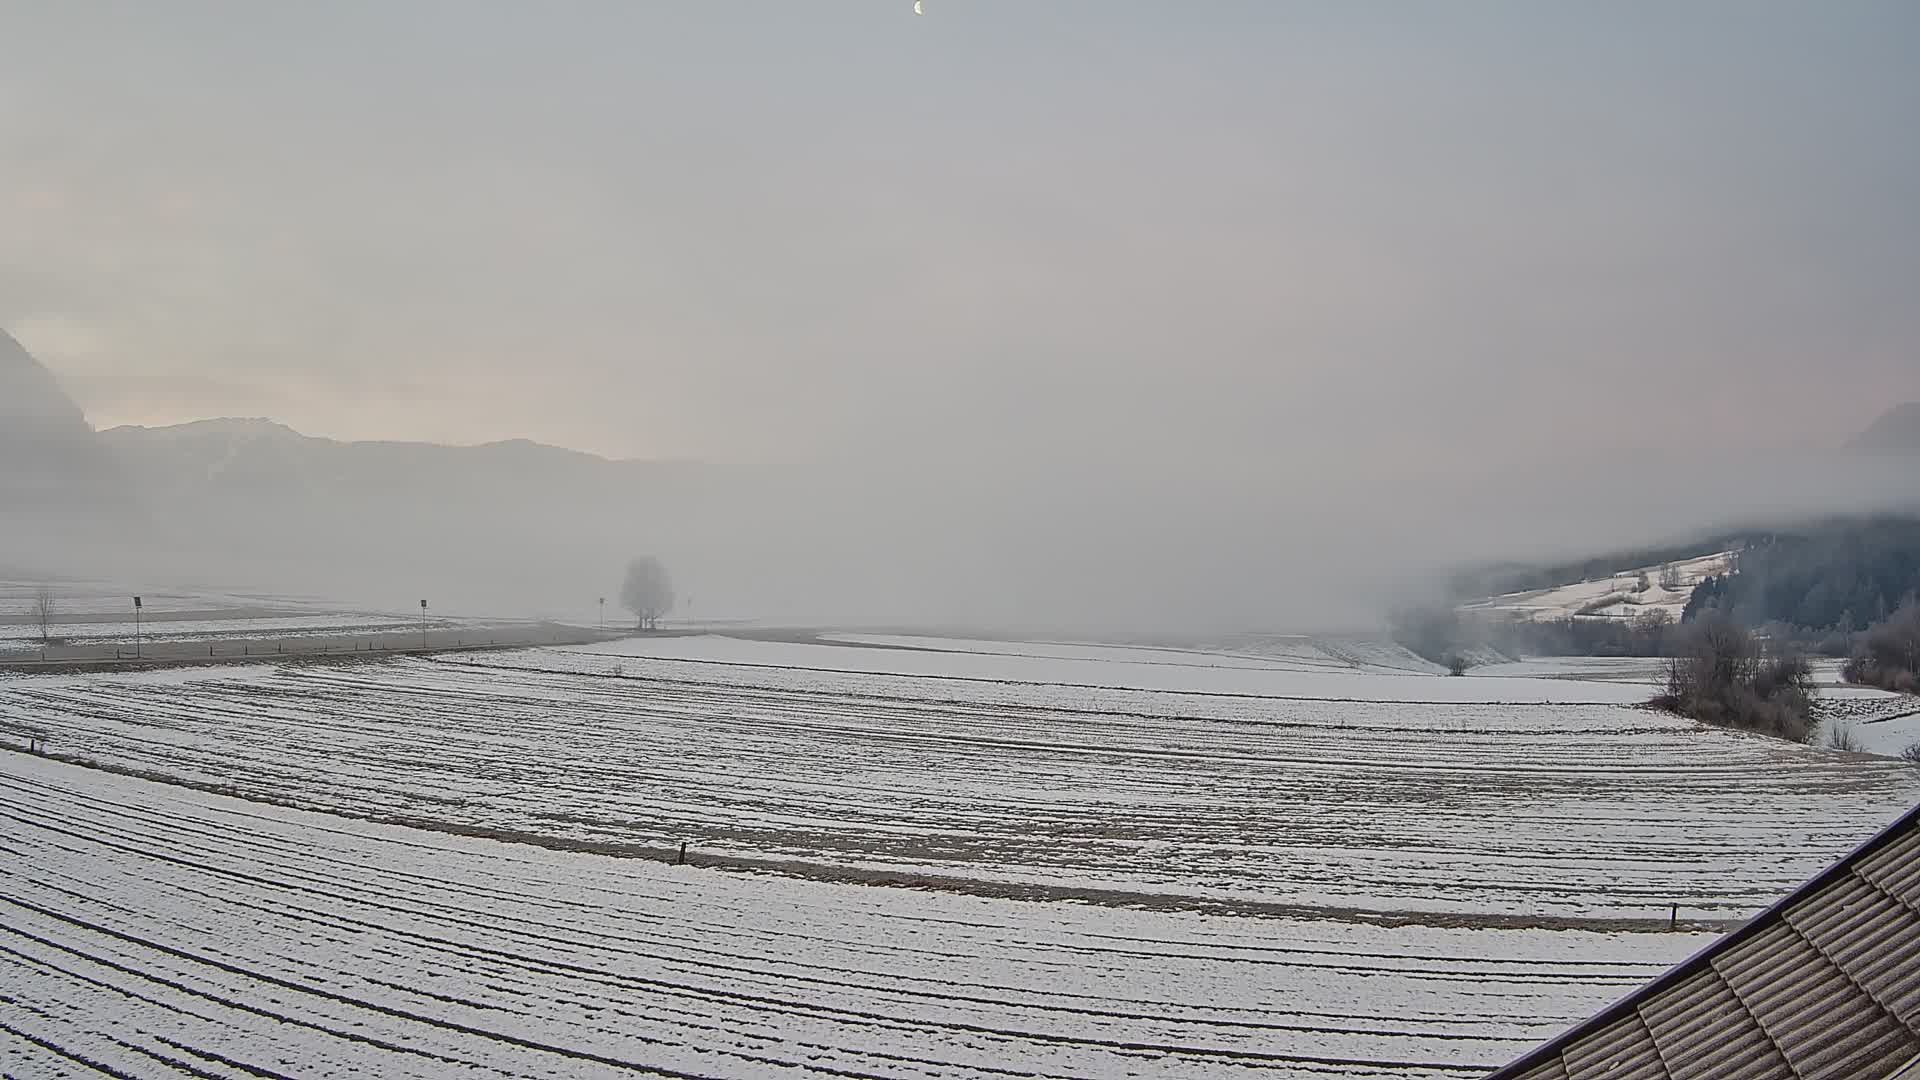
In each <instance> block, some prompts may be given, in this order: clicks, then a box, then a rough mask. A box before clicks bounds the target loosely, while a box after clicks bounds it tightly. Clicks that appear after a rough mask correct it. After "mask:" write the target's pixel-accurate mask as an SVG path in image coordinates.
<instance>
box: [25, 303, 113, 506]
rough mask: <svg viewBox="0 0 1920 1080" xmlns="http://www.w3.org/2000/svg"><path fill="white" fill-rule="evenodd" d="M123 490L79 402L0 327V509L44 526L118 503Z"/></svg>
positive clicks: (111, 462) (109, 459) (111, 463)
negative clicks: (40, 520) (0, 503)
mask: <svg viewBox="0 0 1920 1080" xmlns="http://www.w3.org/2000/svg"><path fill="white" fill-rule="evenodd" d="M125 497H126V486H125V484H124V482H123V479H122V477H121V476H120V474H119V471H118V469H117V468H116V467H115V465H114V463H113V461H112V460H111V458H110V457H109V456H108V455H107V453H106V452H105V449H104V448H103V447H102V446H101V445H100V442H99V440H98V439H97V438H96V437H95V436H94V432H93V428H91V427H89V426H88V425H87V419H86V415H85V414H84V413H82V412H81V411H80V406H78V405H76V404H74V402H73V399H72V398H70V397H68V396H67V393H66V391H65V390H62V389H61V387H60V383H59V381H58V380H56V379H55V378H54V377H53V373H52V372H50V371H48V370H47V369H46V367H45V366H44V365H42V364H41V363H40V361H38V360H36V359H34V358H33V356H32V354H30V353H28V352H27V350H26V349H25V348H24V347H22V346H21V344H20V343H19V342H18V341H15V340H14V339H13V337H12V336H11V335H9V334H8V333H7V332H6V331H4V330H0V500H4V506H5V512H6V513H8V514H10V515H14V516H16V517H19V518H26V517H28V516H37V517H43V518H46V520H45V521H44V522H43V523H44V524H45V525H47V526H48V527H49V528H58V527H60V526H61V525H63V524H64V523H66V522H65V521H64V519H65V518H66V517H69V516H71V515H76V514H77V515H83V516H92V515H97V514H100V513H103V512H112V511H114V510H116V509H120V508H123V504H124V500H125ZM48 515H51V517H49V516H48Z"/></svg>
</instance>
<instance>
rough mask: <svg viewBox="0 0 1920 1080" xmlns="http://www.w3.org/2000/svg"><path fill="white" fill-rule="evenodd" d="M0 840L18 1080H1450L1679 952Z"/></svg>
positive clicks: (176, 822)
mask: <svg viewBox="0 0 1920 1080" xmlns="http://www.w3.org/2000/svg"><path fill="white" fill-rule="evenodd" d="M0 816H4V817H5V818H6V819H7V821H8V827H7V828H6V829H5V830H4V831H3V832H0V850H3V851H4V852H5V856H6V859H7V862H6V868H7V872H6V873H5V874H4V875H0V987H4V992H3V993H0V1072H4V1073H6V1074H7V1075H9V1076H18V1077H22V1078H27V1077H35V1078H37V1077H52V1076H91V1075H98V1074H99V1072H101V1071H104V1070H107V1069H111V1070H116V1071H115V1072H113V1073H110V1075H119V1076H137V1077H161V1076H166V1077H171V1076H179V1075H194V1076H211V1077H229V1076H243V1075H254V1076H262V1075H265V1076H289V1075H290V1076H301V1077H319V1076H347V1075H359V1076H371V1077H382V1078H405V1077H445V1076H471V1077H598V1076H615V1075H623V1076H625V1075H635V1074H639V1075H652V1076H687V1077H693V1076H698V1077H767V1076H791V1077H803V1076H836V1077H875V1078H879V1077H901V1078H905V1077H925V1076H946V1077H999V1076H1008V1075H1020V1076H1035V1077H1108V1076H1164V1077H1239V1076H1249V1077H1250V1076H1255V1075H1258V1076H1263V1077H1326V1076H1335V1077H1379V1076H1397V1077H1467V1076H1472V1075H1476V1074H1477V1073H1479V1072H1481V1071H1484V1069H1485V1068H1486V1067H1488V1066H1491V1065H1493V1064H1497V1063H1498V1062H1500V1061H1503V1060H1505V1059H1507V1058H1509V1057H1511V1056H1513V1055H1514V1054H1516V1053H1518V1052H1519V1051H1520V1050H1522V1049H1524V1048H1525V1047H1526V1046H1527V1045H1529V1044H1530V1043H1532V1042H1535V1041H1538V1040H1539V1039H1541V1038H1544V1037H1546V1036H1547V1035H1549V1034H1551V1033H1552V1032H1553V1031H1554V1030H1556V1029H1557V1028H1558V1027H1560V1026H1562V1025H1564V1024H1565V1023H1566V1022H1568V1021H1569V1020H1572V1019H1574V1018H1577V1017H1579V1016H1582V1015H1585V1014H1587V1013H1589V1012H1591V1011H1593V1010H1595V1009H1596V1008H1598V1007H1599V1006H1600V1005H1601V1004H1603V1003H1604V1002H1605V1001H1606V1000H1607V999H1609V998H1610V997H1613V996H1615V995H1617V994H1619V993H1621V992H1622V991H1623V990H1624V989H1626V988H1627V987H1629V986H1631V985H1633V984H1634V983H1637V982H1639V981H1642V980H1644V979H1646V978H1648V977H1650V976H1651V975H1653V974H1655V973H1656V972H1658V971H1659V970H1660V969H1661V968H1662V967H1663V966H1665V965H1667V964H1669V963H1672V962H1674V961H1677V960H1678V959H1680V958H1681V957H1682V956H1683V955H1684V954H1686V953H1687V952H1689V951H1691V950H1693V949H1695V948H1697V947H1699V946H1700V945H1701V944H1703V943H1704V941H1705V940H1707V937H1708V935H1703V934H1697V933H1678V934H1667V933H1637V934H1636V933H1608V934H1603V933H1589V932H1582V931H1557V932H1552V933H1539V932H1529V931H1503V930H1465V929H1443V928H1433V927H1399V928H1391V929H1390V928H1384V927H1378V926H1368V925H1363V924H1356V923H1352V922H1342V921H1319V920H1277V919H1241V918H1231V917H1219V916H1213V917H1209V916H1205V915H1195V914H1183V913H1169V912H1154V911H1132V910H1121V909H1113V908H1103V907H1090V906H1086V905H1076V904H1035V903H1022V902H1016V901H1007V900H992V899H982V898H977V897H966V896H950V895H942V894H939V893H930V892H921V891H913V890H906V889H889V888H876V887H867V886H856V885H832V884H820V883H815V882H807V881H798V880H793V879H790V878H783V877H772V876H764V875H748V874H740V873H725V872H720V871H715V870H709V869H703V868H699V867H691V866H690V867H675V866H667V865H662V864H657V863H650V862H642V861H635V860H626V859H614V858H608V857H604V856H596V855H587V854H573V853H562V852H554V851H546V850H542V849H539V848H534V847H528V846H524V845H508V844H501V843H497V842H493V841H487V840H475V839H465V838H459V837H452V836H447V835H444V834H440V833H432V832H422V831H416V830H410V829H403V828H398V827H393V826H382V825H374V824H370V823H364V822H352V821H345V820H342V819H338V818H332V817H325V816H321V815H315V814H309V813H302V812H299V811H295V810H288V809H283V808H279V807H272V806H262V805H260V804H257V803H249V802H243V801H240V800H236V799H229V798H225V797H221V796H217V795H208V794H203V793H200V792H196V791H191V790H187V789H182V788H176V787H171V786H167V785H160V784H154V783H150V782H147V781H141V780H133V779H128V778H124V777H118V776H112V775H108V774H104V773H100V772H96V771H93V770H87V769H80V768H75V767H72V766H67V765H61V764H56V763H52V762H47V761H42V760H37V759H33V758H30V757H27V756H25V755H20V754H9V753H5V752H0ZM262 1070H264V1071H262Z"/></svg>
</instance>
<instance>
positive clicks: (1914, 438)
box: [1847, 401, 1920, 453]
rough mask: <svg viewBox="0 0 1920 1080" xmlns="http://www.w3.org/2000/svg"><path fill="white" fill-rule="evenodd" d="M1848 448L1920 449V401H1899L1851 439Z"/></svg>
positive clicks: (1902, 450) (1916, 451)
mask: <svg viewBox="0 0 1920 1080" xmlns="http://www.w3.org/2000/svg"><path fill="white" fill-rule="evenodd" d="M1847 448H1848V449H1850V450H1877V451H1895V452H1901V453H1920V401H1908V402H1905V403H1903V404H1899V405H1895V406H1894V407H1893V408H1891V409H1888V410H1887V411H1886V412H1884V413H1881V414H1880V415H1879V416H1878V417H1877V418H1876V419H1875V420H1874V421H1873V423H1871V424H1868V425H1867V427H1866V429H1865V430H1863V431H1861V432H1860V433H1859V434H1858V435H1855V436H1854V437H1853V439H1852V440H1851V441H1849V442H1848V443H1847Z"/></svg>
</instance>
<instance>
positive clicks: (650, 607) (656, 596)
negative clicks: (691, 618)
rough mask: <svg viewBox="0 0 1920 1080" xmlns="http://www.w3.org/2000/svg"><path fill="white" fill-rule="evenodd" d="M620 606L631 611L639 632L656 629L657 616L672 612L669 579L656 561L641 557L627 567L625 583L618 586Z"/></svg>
mask: <svg viewBox="0 0 1920 1080" xmlns="http://www.w3.org/2000/svg"><path fill="white" fill-rule="evenodd" d="M620 603H621V604H623V605H625V606H626V609H627V610H628V611H631V612H633V617H634V619H635V620H636V621H637V624H638V626H639V628H640V629H642V630H658V629H659V628H660V617H661V616H662V615H665V614H666V613H667V612H669V611H671V610H673V579H672V578H669V577H668V576H667V568H666V567H665V566H664V565H662V564H661V562H660V560H659V559H656V558H654V557H653V556H651V555H643V556H641V557H640V558H638V559H635V560H633V561H632V562H630V563H628V564H627V580H626V583H625V584H624V585H622V586H621V587H620Z"/></svg>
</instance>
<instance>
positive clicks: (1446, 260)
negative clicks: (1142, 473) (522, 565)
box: [0, 0, 1920, 471]
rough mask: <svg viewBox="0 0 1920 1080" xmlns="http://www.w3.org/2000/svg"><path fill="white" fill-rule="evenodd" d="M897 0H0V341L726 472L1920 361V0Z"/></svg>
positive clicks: (1532, 412) (1625, 411)
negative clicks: (1447, 0)
mask: <svg viewBox="0 0 1920 1080" xmlns="http://www.w3.org/2000/svg"><path fill="white" fill-rule="evenodd" d="M927 6H928V8H929V14H928V15H927V16H926V17H925V18H915V17H914V16H913V14H912V5H911V2H910V0H884V2H883V0H862V2H858V3H855V2H836V3H805V4H801V3H784V4H776V3H772V2H765V3H734V4H720V3H672V4H669V3H664V2H662V3H643V2H637V0H636V2H628V0H621V2H612V0H608V2H601V3H593V2H568V3H560V4H544V3H528V2H511V3H504V2H503V3H483V2H479V0H443V2H430V0H407V2H405V3H393V2H391V0H368V2H356V3H349V2H338V0H335V2H329V3H325V4H288V3H282V4H263V3H251V2H243V0H229V2H224V3H195V2H188V0H169V2H166V3H154V2H151V0H133V2H127V3H104V2H87V0H72V2H54V0H45V2H31V0H29V2H21V3H11V4H7V5H5V6H4V7H0V41H4V42H6V48H5V54H6V55H5V60H4V61H0V325H3V326H7V327H10V328H11V329H12V330H13V331H14V332H15V333H16V334H17V335H18V336H19V337H20V338H21V340H22V341H23V342H25V343H26V344H27V345H28V347H29V348H31V349H33V350H35V351H36V352H37V353H38V354H39V355H40V356H41V357H42V358H43V359H44V360H46V361H47V362H48V363H49V364H50V365H51V366H52V367H54V368H55V369H56V371H57V372H58V373H60V374H61V375H62V376H63V377H64V378H65V379H66V380H67V382H68V384H69V385H70V386H71V387H72V388H73V390H74V391H75V393H76V395H77V396H78V397H79V398H80V399H81V400H82V402H83V404H85V405H86V406H87V407H88V410H89V413H90V415H91V417H92V419H93V420H94V422H95V423H96V424H97V425H100V426H106V425H110V424H116V423H125V422H140V423H162V422H174V421H179V420H185V419H193V418H199V417H204V416H214V415H265V416H271V417H274V418H276V419H280V420H282V421H285V422H287V423H290V424H292V425H294V426H296V427H298V428H301V429H303V430H306V431H308V432H311V433H316V434H326V435H335V436H341V437H407V438H426V439H437V440H449V441H482V440H487V439H493V438H503V437H511V436H528V437H532V438H537V439H541V440H544V441H548V442H555V443H561V444H565V445H571V446H578V447H582V448H586V449H592V450H596V451H601V452H604V453H609V454H615V455H631V456H704V457H713V458H722V459H736V460H792V459H802V460H804V459H814V458H838V457H846V456H867V455H876V454H880V455H888V456H891V455H896V454H903V453H928V454H934V455H941V456H949V457H954V458H958V459H961V460H965V459H967V458H968V457H970V456H974V455H986V456H990V457H998V456H1005V457H1006V458H1009V459H1013V458H1020V457H1023V456H1028V455H1035V454H1038V455H1047V456H1052V457H1062V458H1068V459H1074V460H1083V461H1096V460H1100V459H1102V458H1104V457H1106V456H1107V455H1110V454H1121V455H1125V456H1127V457H1140V456H1152V457H1155V458H1157V459H1159V460H1162V461H1172V462H1191V463H1192V464H1193V466H1194V467H1195V468H1202V467H1206V464H1207V463H1209V462H1219V461H1223V460H1226V461H1232V462H1234V463H1236V465H1238V466H1239V467H1242V468H1249V467H1252V469H1253V471H1257V469H1258V468H1261V467H1266V466H1268V465H1270V464H1272V463H1274V462H1279V461H1287V462H1292V463H1294V464H1296V465H1298V466H1299V467H1302V468H1313V467H1321V466H1324V465H1325V464H1327V463H1328V462H1334V463H1338V462H1342V461H1363V460H1371V461H1376V462H1378V461H1385V460H1392V459H1396V458H1397V459H1401V460H1405V459H1406V458H1407V457H1408V454H1407V451H1408V450H1409V449H1411V448H1416V447H1423V448H1430V447H1432V446H1435V445H1442V446H1444V447H1446V448H1448V449H1449V450H1451V451H1454V452H1456V453H1460V454H1485V453H1488V452H1489V451H1498V452H1501V453H1507V454H1531V455H1547V456H1555V455H1565V456H1573V457H1580V456H1588V455H1592V454H1594V453H1595V452H1604V451H1608V450H1611V449H1614V448H1618V447H1637V448H1644V447H1654V448H1659V449H1674V450H1685V449H1687V448H1689V447H1693V446H1696V445H1700V444H1704V443H1718V444H1728V443H1731V444H1734V445H1747V444H1752V445H1759V444H1764V443H1771V444H1781V443H1786V444H1789V445H1819V444H1830V443H1832V442H1835V441H1838V440H1839V439H1841V438H1843V437H1844V436H1845V434H1846V433H1848V432H1850V431H1852V430H1854V429H1856V428H1858V427H1860V426H1863V425H1864V424H1865V423H1866V422H1867V421H1868V420H1870V419H1871V418H1872V416H1873V415H1874V414H1875V413H1877V412H1878V411H1879V410H1880V409H1881V408H1883V407H1884V406H1885V405H1886V404H1888V403H1890V402H1892V401H1896V400H1903V399H1912V398H1920V297H1917V296H1916V286H1915V283H1916V282H1917V281H1920V138H1915V136H1914V124H1915V122H1916V121H1915V117H1916V116H1920V4H1914V3H1911V2H1910V0H1892V2H1887V3H1820V4H1810V3H1783V4H1767V3H1758V2H1752V0H1740V2H1728V3H1695V4H1680V5H1670V4H1653V3H1628V4H1613V3H1608V4H1601V3H1591V4H1586V5H1579V6H1576V5H1571V4H1540V3H1534V2H1516V3H1499V4H1495V3H1477V4H1464V3H1463V4H1427V3H1420V4H1387V3H1381V4H1372V3H1368V4H1356V3H1350V2H1345V0H1339V2H1333V0H1330V2H1326V3H1314V4H1305V3H1279V2H1274V0H1250V2H1226V0H1221V2H1215V3H1208V4H1174V3H1146V2H1125V0H1102V2H1073V0H1047V2H1044V3H1042V2H1034V0H927ZM1756 421H1757V422H1756ZM1434 462H1435V459H1434V458H1433V456H1432V454H1431V452H1422V453H1420V454H1418V455H1417V456H1416V460H1415V465H1416V466H1421V465H1425V466H1427V467H1437V466H1435V465H1434Z"/></svg>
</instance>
